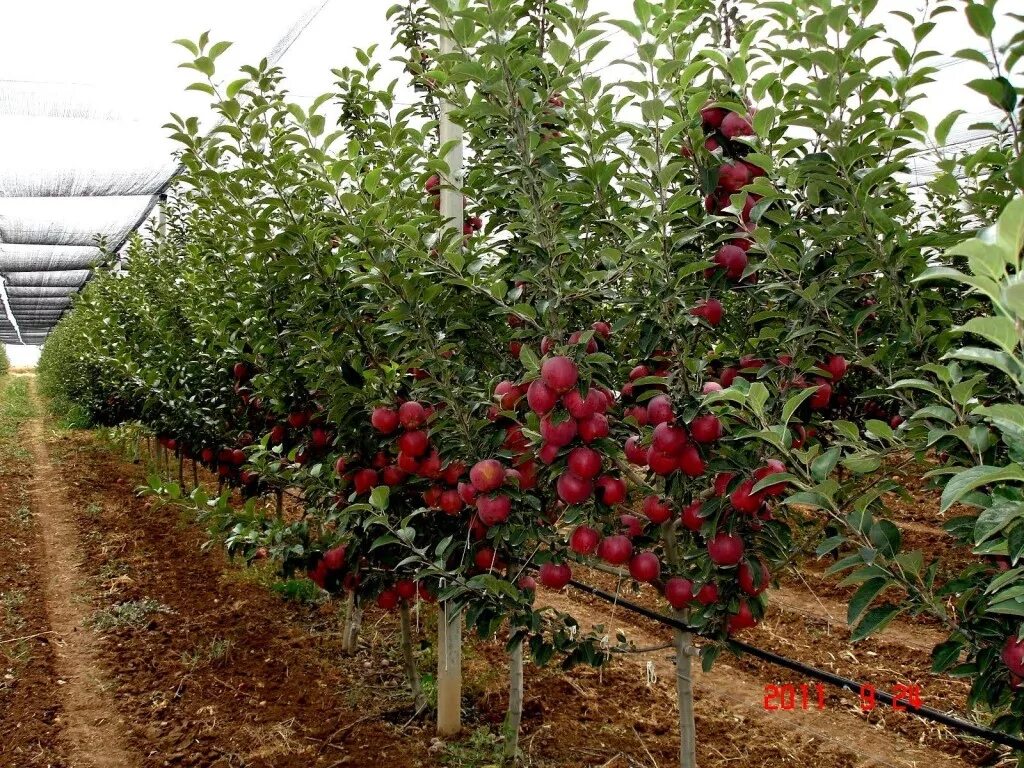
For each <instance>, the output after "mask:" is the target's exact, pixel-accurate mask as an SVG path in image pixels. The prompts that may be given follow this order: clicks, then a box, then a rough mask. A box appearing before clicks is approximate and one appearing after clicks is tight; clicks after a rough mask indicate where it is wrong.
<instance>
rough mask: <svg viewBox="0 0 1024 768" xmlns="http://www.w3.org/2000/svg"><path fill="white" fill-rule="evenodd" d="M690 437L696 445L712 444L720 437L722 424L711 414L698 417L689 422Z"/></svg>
mask: <svg viewBox="0 0 1024 768" xmlns="http://www.w3.org/2000/svg"><path fill="white" fill-rule="evenodd" d="M690 435H691V436H692V437H693V439H694V440H696V441H697V442H698V443H713V442H715V441H716V440H718V438H720V437H721V436H722V422H721V421H719V420H718V417H717V416H715V415H714V414H711V413H709V414H705V415H704V416H698V417H697V418H695V419H694V420H693V421H691V422H690Z"/></svg>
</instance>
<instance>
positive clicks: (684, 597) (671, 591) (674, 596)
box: [665, 576, 693, 611]
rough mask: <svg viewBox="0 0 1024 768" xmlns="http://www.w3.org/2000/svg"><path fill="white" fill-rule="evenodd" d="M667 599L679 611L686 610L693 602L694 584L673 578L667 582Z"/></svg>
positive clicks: (676, 577)
mask: <svg viewBox="0 0 1024 768" xmlns="http://www.w3.org/2000/svg"><path fill="white" fill-rule="evenodd" d="M665 599H666V600H668V604H669V605H671V606H672V607H673V608H675V609H676V610H677V611H678V610H681V609H683V608H685V607H686V606H687V605H689V604H690V602H691V601H692V600H693V582H692V581H690V580H689V579H681V578H679V577H678V576H673V577H672V578H671V579H669V580H668V581H666V582H665Z"/></svg>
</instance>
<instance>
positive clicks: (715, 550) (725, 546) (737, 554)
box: [708, 531, 743, 568]
mask: <svg viewBox="0 0 1024 768" xmlns="http://www.w3.org/2000/svg"><path fill="white" fill-rule="evenodd" d="M708 555H709V556H710V557H711V562H712V563H714V564H715V565H719V566H722V567H724V568H727V567H730V566H733V565H736V563H738V562H739V561H740V559H741V558H742V557H743V539H741V538H740V537H739V536H734V535H732V534H731V533H725V532H724V531H723V532H720V533H718V534H716V535H715V537H714V538H713V539H711V540H710V541H709V542H708Z"/></svg>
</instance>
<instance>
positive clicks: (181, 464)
mask: <svg viewBox="0 0 1024 768" xmlns="http://www.w3.org/2000/svg"><path fill="white" fill-rule="evenodd" d="M178 487H179V488H180V489H181V495H182V496H184V495H185V457H184V456H182V455H181V454H180V453H179V454H178Z"/></svg>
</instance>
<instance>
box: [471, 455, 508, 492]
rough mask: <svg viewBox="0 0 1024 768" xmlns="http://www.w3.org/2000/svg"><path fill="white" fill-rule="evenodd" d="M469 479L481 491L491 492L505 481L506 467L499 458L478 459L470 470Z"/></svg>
mask: <svg viewBox="0 0 1024 768" xmlns="http://www.w3.org/2000/svg"><path fill="white" fill-rule="evenodd" d="M469 481H470V482H471V483H472V484H473V487H474V488H475V489H476V490H477V491H478V492H479V493H490V492H491V491H496V490H498V489H499V488H501V486H502V483H504V482H505V467H504V466H502V463H501V462H500V461H498V460H497V459H484V460H483V461H478V462H477V463H476V464H474V465H473V468H472V469H471V470H469Z"/></svg>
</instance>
